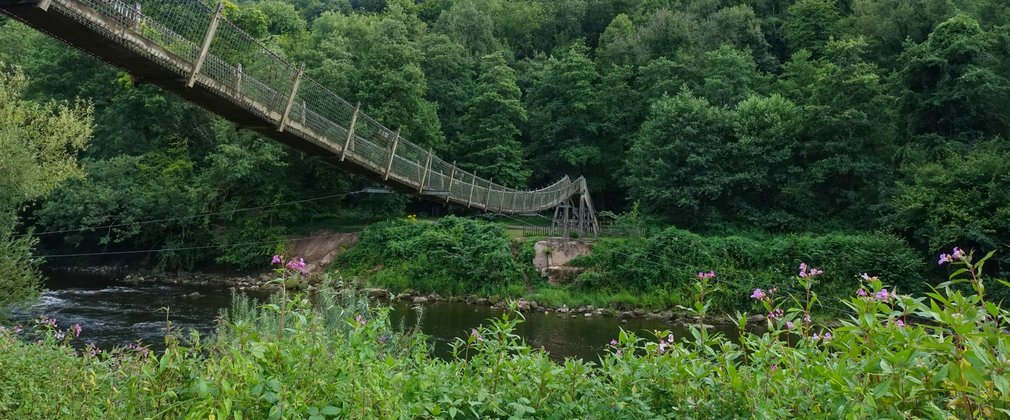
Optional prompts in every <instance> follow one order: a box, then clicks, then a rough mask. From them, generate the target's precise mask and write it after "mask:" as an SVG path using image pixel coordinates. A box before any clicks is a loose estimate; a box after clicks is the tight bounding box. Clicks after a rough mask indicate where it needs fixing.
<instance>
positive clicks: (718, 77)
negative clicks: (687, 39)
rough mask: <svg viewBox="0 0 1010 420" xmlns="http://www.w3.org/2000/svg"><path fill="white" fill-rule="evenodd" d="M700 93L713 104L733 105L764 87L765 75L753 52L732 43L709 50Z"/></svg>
mask: <svg viewBox="0 0 1010 420" xmlns="http://www.w3.org/2000/svg"><path fill="white" fill-rule="evenodd" d="M699 73H700V77H701V81H700V84H699V86H698V87H697V93H698V94H699V95H700V96H703V97H705V99H708V101H709V102H710V103H711V104H713V105H718V106H723V107H732V106H734V105H736V103H737V102H740V101H741V100H743V98H746V97H747V96H749V95H751V94H753V93H754V92H755V91H758V90H760V89H761V87H762V86H761V85H762V84H763V79H764V77H763V76H762V75H761V74H760V73H759V72H758V70H757V66H756V65H755V64H754V59H753V58H752V56H751V54H749V53H747V52H746V51H741V50H738V49H736V48H733V47H731V46H729V45H723V46H721V47H719V49H717V50H715V51H709V52H706V53H705V55H704V58H703V60H702V66H701V69H700V71H699Z"/></svg>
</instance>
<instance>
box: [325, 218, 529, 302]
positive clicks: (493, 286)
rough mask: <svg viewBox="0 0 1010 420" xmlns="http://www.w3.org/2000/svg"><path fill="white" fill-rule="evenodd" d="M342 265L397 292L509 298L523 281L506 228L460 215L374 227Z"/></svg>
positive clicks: (339, 263) (344, 256) (344, 259)
mask: <svg viewBox="0 0 1010 420" xmlns="http://www.w3.org/2000/svg"><path fill="white" fill-rule="evenodd" d="M337 266H338V267H343V268H345V269H348V270H349V271H351V272H352V273H356V274H362V275H366V276H369V280H370V281H371V282H372V283H373V284H376V285H379V286H382V287H387V288H390V289H394V290H403V289H405V288H411V289H414V290H418V291H424V292H438V293H453V294H459V293H485V294H507V293H509V291H510V290H513V291H514V290H515V288H514V287H513V286H512V285H513V284H514V283H516V282H518V281H519V280H520V279H521V278H522V273H521V272H520V268H519V265H518V264H517V263H516V261H515V260H514V259H513V256H512V248H511V245H510V243H509V239H508V236H507V235H506V234H505V228H504V227H503V226H502V225H499V224H494V223H486V222H481V221H475V220H470V219H464V218H459V217H454V216H448V217H443V218H441V219H438V221H436V222H433V223H428V222H423V221H417V220H412V219H411V220H393V221H386V222H380V223H376V224H373V225H371V226H369V227H367V228H366V229H365V230H364V231H363V232H362V233H361V238H360V239H359V241H358V244H357V245H355V246H354V247H353V248H351V249H349V250H348V251H347V252H346V253H344V254H343V255H342V256H341V257H340V259H339V261H338V264H337ZM378 267H381V269H380V270H375V269H376V268H378Z"/></svg>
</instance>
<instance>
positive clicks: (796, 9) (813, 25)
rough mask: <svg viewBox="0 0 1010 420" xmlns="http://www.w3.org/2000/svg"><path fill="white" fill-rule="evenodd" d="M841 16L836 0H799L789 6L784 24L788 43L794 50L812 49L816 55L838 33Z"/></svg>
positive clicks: (816, 55)
mask: <svg viewBox="0 0 1010 420" xmlns="http://www.w3.org/2000/svg"><path fill="white" fill-rule="evenodd" d="M840 19H841V16H840V14H839V12H838V7H837V6H836V5H835V1H834V0H799V1H797V2H796V3H794V4H793V5H792V6H789V12H788V16H787V17H786V21H785V23H784V25H783V31H784V32H785V38H786V45H788V46H789V49H790V50H792V51H799V50H801V49H807V50H810V52H812V53H813V54H814V57H818V56H819V55H820V54H821V53H822V52H823V51H824V44H825V43H826V42H827V41H828V40H829V39H831V37H833V36H834V35H835V34H836V33H837V30H836V27H837V25H838V21H839V20H840Z"/></svg>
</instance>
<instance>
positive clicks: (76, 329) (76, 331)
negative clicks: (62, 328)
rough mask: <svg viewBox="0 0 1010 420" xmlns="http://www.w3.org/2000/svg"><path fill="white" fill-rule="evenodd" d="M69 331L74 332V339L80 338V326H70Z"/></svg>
mask: <svg viewBox="0 0 1010 420" xmlns="http://www.w3.org/2000/svg"><path fill="white" fill-rule="evenodd" d="M70 330H71V331H73V332H74V337H80V336H81V324H74V325H71V326H70Z"/></svg>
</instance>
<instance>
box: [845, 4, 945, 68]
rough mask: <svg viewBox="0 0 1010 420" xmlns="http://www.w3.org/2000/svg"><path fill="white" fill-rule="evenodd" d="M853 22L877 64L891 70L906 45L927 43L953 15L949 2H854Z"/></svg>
mask: <svg viewBox="0 0 1010 420" xmlns="http://www.w3.org/2000/svg"><path fill="white" fill-rule="evenodd" d="M852 11H853V21H854V26H855V30H856V31H857V34H859V35H862V36H865V37H866V39H867V40H868V41H869V42H870V48H871V51H872V52H873V56H874V57H876V59H877V61H878V62H880V63H882V64H885V65H887V66H892V65H894V63H895V59H896V58H897V57H898V56H899V55H900V54H901V52H902V50H904V46H905V43H906V42H913V43H920V42H923V41H925V40H926V37H928V36H929V34H930V32H932V31H933V28H935V27H936V25H938V24H940V23H941V22H943V21H945V20H947V19H948V18H950V17H951V16H954V14H955V13H956V8H955V7H954V4H953V3H951V2H950V0H898V1H877V0H855V1H854V2H853V3H852Z"/></svg>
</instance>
